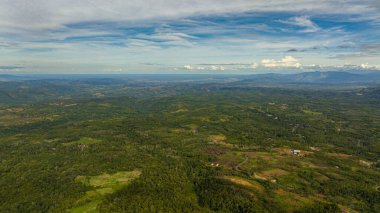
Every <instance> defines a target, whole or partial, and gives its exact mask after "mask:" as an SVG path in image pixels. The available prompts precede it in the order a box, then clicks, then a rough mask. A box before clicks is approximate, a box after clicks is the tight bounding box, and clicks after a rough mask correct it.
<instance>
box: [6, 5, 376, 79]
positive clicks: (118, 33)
mask: <svg viewBox="0 0 380 213" xmlns="http://www.w3.org/2000/svg"><path fill="white" fill-rule="evenodd" d="M347 69H350V70H352V69H354V70H380V1H379V0H321V1H318V2H316V1H314V0H270V1H269V0H267V1H263V0H235V1H230V0H228V1H227V0H145V1H137V0H129V1H123V0H81V1H74V0H50V1H44V0H0V72H1V73H243V74H254V73H266V72H283V73H285V72H304V71H315V70H321V71H328V70H347Z"/></svg>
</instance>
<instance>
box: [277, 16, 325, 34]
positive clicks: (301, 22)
mask: <svg viewBox="0 0 380 213" xmlns="http://www.w3.org/2000/svg"><path fill="white" fill-rule="evenodd" d="M279 22H281V23H284V24H288V25H293V26H298V27H302V28H303V30H301V32H305V33H313V32H317V31H319V30H320V27H319V26H318V25H317V24H316V23H314V22H313V21H312V20H310V17H309V16H297V17H293V18H290V19H287V20H280V21H279Z"/></svg>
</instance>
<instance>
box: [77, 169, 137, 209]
mask: <svg viewBox="0 0 380 213" xmlns="http://www.w3.org/2000/svg"><path fill="white" fill-rule="evenodd" d="M140 174H141V171H139V170H134V171H131V172H117V173H115V174H106V173H105V174H101V175H98V176H78V177H76V178H75V181H76V182H79V183H82V184H85V185H87V186H90V187H93V190H90V191H87V192H86V195H85V196H83V197H82V198H81V199H79V200H78V201H77V205H76V207H74V208H72V209H71V212H75V213H77V212H78V213H79V212H97V210H96V208H97V206H98V205H99V204H100V203H101V202H102V199H103V197H104V196H105V195H107V194H112V193H114V192H115V191H117V190H119V189H121V188H123V187H125V186H126V185H128V184H129V183H130V182H131V181H132V180H133V179H135V178H137V177H139V176H140Z"/></svg>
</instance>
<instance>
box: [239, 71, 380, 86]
mask: <svg viewBox="0 0 380 213" xmlns="http://www.w3.org/2000/svg"><path fill="white" fill-rule="evenodd" d="M240 79H241V83H243V84H244V83H270V84H276V83H280V84H379V83H380V72H366V73H351V72H304V73H297V74H276V73H272V74H262V75H250V76H245V77H244V76H243V77H241V78H240Z"/></svg>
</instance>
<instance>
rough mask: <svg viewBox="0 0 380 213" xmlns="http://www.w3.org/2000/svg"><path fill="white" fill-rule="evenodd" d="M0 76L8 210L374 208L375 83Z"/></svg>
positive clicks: (1, 161) (3, 205)
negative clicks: (272, 83)
mask: <svg viewBox="0 0 380 213" xmlns="http://www.w3.org/2000/svg"><path fill="white" fill-rule="evenodd" d="M139 78H140V77H138V76H137V77H134V78H133V79H129V80H123V79H112V78H109V79H96V78H94V79H64V80H62V79H61V80H51V79H44V80H22V81H8V82H0V212H353V213H354V212H379V209H380V158H379V157H380V99H379V97H380V89H379V87H376V85H371V86H369V87H363V86H362V85H360V86H354V85H348V86H347V85H344V86H342V87H338V86H336V87H335V86H334V87H331V88H330V87H323V86H322V87H321V85H314V86H307V87H304V86H297V87H295V86H294V85H292V86H289V85H284V86H281V87H280V86H278V87H273V86H257V85H256V84H254V83H249V81H248V80H244V84H242V83H238V82H236V81H234V79H232V78H231V79H229V77H226V78H227V79H225V78H214V79H212V78H209V77H208V78H207V79H195V80H194V79H193V80H189V79H185V80H181V79H176V78H170V79H164V78H162V79H161V78H160V79H155V80H149V81H148V80H145V81H144V80H141V79H139Z"/></svg>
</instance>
